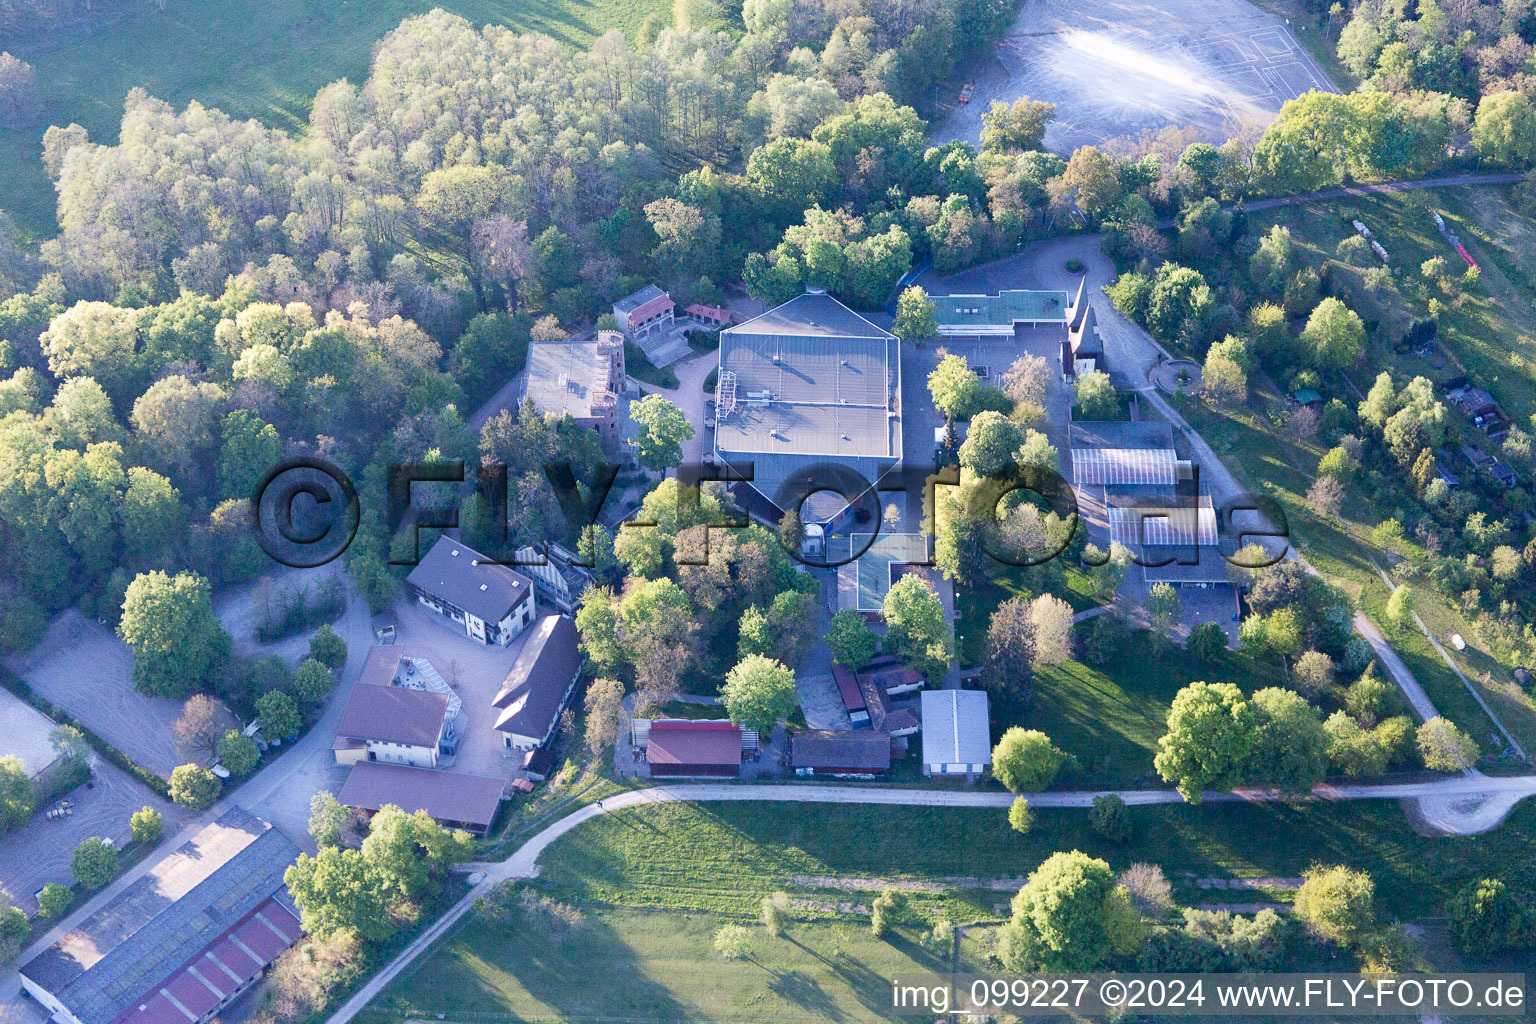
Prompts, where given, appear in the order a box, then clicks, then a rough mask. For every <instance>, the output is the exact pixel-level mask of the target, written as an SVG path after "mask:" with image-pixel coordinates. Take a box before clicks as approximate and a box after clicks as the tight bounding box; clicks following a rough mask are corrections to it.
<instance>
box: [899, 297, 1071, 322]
mask: <svg viewBox="0 0 1536 1024" xmlns="http://www.w3.org/2000/svg"><path fill="white" fill-rule="evenodd" d="M929 298H930V299H932V301H933V305H934V311H933V316H934V319H935V320H937V321H938V322H939V325H940V326H943V327H967V326H987V325H1010V324H1013V323H1015V322H1016V321H1019V320H1060V321H1062V322H1063V323H1065V322H1066V319H1067V293H1066V292H1064V291H1059V292H1058V291H1046V292H1031V291H1021V290H1015V291H1006V292H999V293H998V294H996V295H930V296H929Z"/></svg>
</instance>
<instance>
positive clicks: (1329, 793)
mask: <svg viewBox="0 0 1536 1024" xmlns="http://www.w3.org/2000/svg"><path fill="white" fill-rule="evenodd" d="M1108 792H1111V791H1110V790H1091V791H1090V790H1078V791H1074V792H1064V793H1033V794H1029V801H1030V804H1031V805H1032V806H1035V807H1091V806H1092V805H1093V800H1094V798H1095V797H1098V796H1103V795H1105V794H1106V793H1108ZM1118 793H1119V795H1120V797H1121V798H1122V799H1124V800H1125V802H1126V803H1128V804H1175V803H1181V802H1183V798H1182V797H1180V796H1179V794H1178V793H1176V792H1174V791H1173V790H1169V789H1135V790H1119V791H1118ZM1312 795H1313V796H1314V797H1316V798H1317V799H1320V800H1406V799H1413V800H1417V801H1418V802H1419V805H1420V807H1419V811H1420V815H1421V819H1422V820H1424V821H1425V822H1426V823H1428V824H1430V825H1432V826H1435V827H1438V828H1439V829H1440V830H1442V831H1447V832H1461V833H1464V834H1470V833H1473V832H1480V831H1487V830H1488V829H1490V828H1492V827H1494V826H1495V825H1497V824H1498V823H1499V821H1502V820H1503V818H1504V815H1506V814H1508V813H1509V810H1510V809H1511V808H1513V807H1514V805H1515V804H1516V803H1518V802H1519V801H1520V800H1522V799H1524V798H1525V797H1528V796H1536V775H1520V776H1514V777H1510V778H1488V777H1486V776H1483V775H1480V774H1478V773H1476V772H1471V773H1468V774H1466V775H1460V776H1457V777H1455V778H1449V779H1439V780H1436V781H1434V782H1409V783H1399V784H1394V785H1380V786H1357V785H1342V786H1336V785H1322V786H1318V787H1317V788H1316V789H1314V790H1313V791H1312ZM1204 798H1205V800H1207V801H1211V802H1221V801H1239V800H1241V801H1273V800H1279V799H1280V796H1279V794H1278V793H1276V792H1275V791H1274V790H1264V789H1238V790H1234V791H1233V792H1231V793H1207V794H1205V797H1204ZM720 800H755V801H756V800H761V801H770V802H771V801H778V802H790V803H835V804H894V805H898V806H903V807H913V806H925V807H978V808H993V809H997V810H1002V809H1005V808H1007V807H1008V806H1009V805H1010V804H1012V803H1013V800H1014V794H1012V793H980V792H955V791H953V790H945V791H934V790H928V789H896V788H891V789H882V788H876V787H873V786H819V785H804V786H801V785H783V784H776V783H764V784H762V785H749V786H743V785H719V784H707V783H706V784H697V785H677V786H654V787H652V788H650V789H635V790H630V791H629V792H627V793H621V794H619V795H618V796H613V797H608V798H607V799H604V800H602V801H599V802H598V803H594V804H588V805H587V806H585V807H583V808H581V809H580V810H577V811H572V812H571V813H570V814H568V815H566V816H565V817H563V818H561V819H560V820H559V821H557V822H555V823H554V824H552V825H550V826H549V827H547V828H545V829H544V830H543V831H541V832H539V833H538V834H537V835H535V836H534V837H533V838H531V839H529V840H528V841H527V842H526V843H524V844H523V845H522V846H520V847H518V849H517V851H516V852H515V853H513V855H512V856H511V857H510V858H508V859H507V860H505V861H503V862H501V863H498V864H473V865H470V867H471V868H472V869H473V870H475V871H477V872H479V873H482V874H483V877H482V878H481V879H480V881H479V882H477V883H476V884H475V886H474V887H473V888H472V889H470V891H469V892H468V893H466V894H465V896H464V898H463V899H461V900H459V902H457V903H455V904H454V905H453V906H452V907H450V908H449V909H448V911H447V913H445V914H444V915H443V916H442V917H440V918H439V919H438V920H437V921H435V922H433V924H432V926H431V927H429V928H428V929H427V930H426V931H425V932H423V933H422V934H421V935H419V936H418V937H417V938H416V940H415V941H413V942H412V943H411V944H410V945H409V946H407V947H406V948H405V949H403V950H402V951H401V952H400V954H399V955H398V956H396V957H395V958H394V959H393V960H391V961H390V962H389V965H388V966H386V967H385V968H384V969H383V970H381V971H380V972H379V973H378V974H376V975H374V976H373V977H372V978H370V979H369V980H368V983H367V984H366V985H364V986H363V987H362V988H361V989H359V990H358V992H357V993H356V994H355V995H353V996H352V998H351V999H349V1000H347V1001H346V1002H345V1003H344V1004H342V1006H341V1007H340V1008H339V1009H338V1010H337V1011H336V1012H335V1013H334V1014H332V1015H331V1016H330V1018H329V1019H328V1020H327V1021H326V1024H347V1022H349V1021H350V1020H352V1018H353V1017H355V1016H356V1015H357V1014H358V1012H359V1011H360V1010H362V1008H363V1007H365V1006H367V1005H368V1003H369V1002H371V1001H372V1000H373V998H374V997H375V996H377V995H378V994H379V992H380V991H382V990H383V988H384V986H386V985H388V984H389V983H390V982H391V981H393V980H394V979H395V977H396V976H397V975H399V974H400V972H401V971H403V970H404V969H405V968H406V967H408V966H409V965H410V964H411V963H412V962H414V961H415V960H416V958H417V957H419V956H420V955H421V954H422V953H424V952H426V950H427V948H428V947H429V946H431V945H432V944H433V943H434V942H436V941H437V940H438V939H439V938H441V937H442V936H443V935H444V934H445V933H446V932H448V931H449V930H450V929H451V928H452V927H453V926H454V924H456V923H457V922H458V921H459V919H460V918H462V917H463V916H464V915H465V914H466V913H467V912H468V911H469V910H470V908H471V907H473V906H474V903H475V900H476V899H478V898H479V897H481V896H483V895H485V894H486V893H488V892H489V891H490V889H491V888H492V887H493V886H495V885H496V884H497V883H499V882H503V881H506V880H508V879H513V878H536V877H538V874H539V863H538V861H539V857H540V855H541V854H543V852H544V851H545V849H547V848H548V847H549V845H550V844H551V843H553V842H554V841H555V840H557V839H559V838H560V837H561V836H563V835H565V834H566V833H567V832H569V831H571V830H572V829H573V828H575V827H576V826H578V825H580V824H582V823H584V822H587V821H590V820H592V819H593V818H595V817H597V816H598V815H600V814H609V813H611V812H613V811H619V810H624V809H626V808H631V807H642V806H645V805H647V804H660V803H674V802H678V801H720Z"/></svg>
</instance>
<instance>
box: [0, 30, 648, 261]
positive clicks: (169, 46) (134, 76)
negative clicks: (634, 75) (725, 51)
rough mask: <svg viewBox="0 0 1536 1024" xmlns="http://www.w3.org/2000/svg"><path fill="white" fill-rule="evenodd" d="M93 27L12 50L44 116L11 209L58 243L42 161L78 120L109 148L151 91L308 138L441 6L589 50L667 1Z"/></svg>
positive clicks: (29, 230) (9, 175)
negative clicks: (412, 27) (338, 99)
mask: <svg viewBox="0 0 1536 1024" xmlns="http://www.w3.org/2000/svg"><path fill="white" fill-rule="evenodd" d="M164 6H165V8H166V9H165V10H164V11H157V10H155V9H154V6H153V5H148V4H146V5H143V6H142V8H141V11H142V13H139V14H135V15H133V16H130V17H123V18H119V19H115V20H113V21H110V22H108V23H106V24H101V25H98V26H96V27H94V28H92V29H90V30H88V31H77V32H74V33H70V34H63V35H60V36H57V37H51V38H47V39H38V40H14V41H10V40H8V41H6V44H5V46H4V47H3V48H4V49H6V50H9V51H10V52H11V53H14V54H15V55H16V56H18V57H20V58H21V59H23V60H25V61H29V62H30V63H32V64H33V65H34V66H35V67H36V68H37V69H38V78H39V81H40V84H41V86H42V92H43V102H44V107H45V111H44V118H45V120H44V121H43V123H42V124H41V125H39V126H38V127H37V128H35V129H28V130H26V131H10V130H0V167H4V168H5V169H6V173H5V174H4V175H0V210H4V211H5V212H7V213H9V214H11V216H12V217H14V218H15V219H16V221H17V222H18V225H19V227H20V228H21V230H22V231H23V232H24V233H25V234H27V235H29V236H31V237H37V236H43V235H50V234H52V233H53V232H54V231H55V230H57V228H56V226H55V224H54V219H53V218H54V195H53V187H52V185H51V184H50V182H49V181H48V178H47V176H46V175H45V174H44V173H43V168H42V164H41V162H40V160H39V156H40V152H41V145H42V136H43V129H44V128H45V127H46V126H47V125H50V124H59V125H65V124H69V123H70V122H72V121H73V122H77V123H79V124H81V125H84V126H85V127H86V128H87V129H89V130H90V133H91V138H92V139H93V140H95V141H97V142H112V141H115V140H116V138H117V130H118V122H119V121H120V120H121V118H122V109H123V107H122V104H123V97H124V96H126V95H127V93H128V91H129V90H130V89H133V88H135V87H140V86H142V87H143V88H144V89H147V90H148V91H149V92H150V94H151V95H154V96H157V97H159V98H160V99H163V100H166V101H168V102H170V103H172V104H174V105H175V106H177V107H178V108H179V107H182V106H184V105H186V104H187V103H188V102H190V101H192V100H197V101H198V102H200V103H202V104H204V105H205V106H210V107H217V108H219V109H220V110H223V111H225V112H226V113H228V114H230V115H232V116H235V117H254V118H257V119H258V120H260V121H262V122H263V123H265V124H268V125H271V126H273V127H277V128H286V129H289V130H291V131H295V132H302V131H303V130H304V128H305V125H306V123H307V120H308V116H309V104H310V101H311V100H312V99H313V98H314V94H315V92H316V90H318V89H319V88H320V87H321V86H323V85H325V84H326V83H327V82H333V81H335V80H336V79H338V78H347V79H350V80H351V81H353V82H355V83H361V82H362V81H363V79H364V78H366V77H367V74H368V62H369V58H370V55H371V54H372V51H373V45H374V43H376V42H378V40H379V39H380V38H381V37H382V36H384V35H385V34H386V33H387V32H389V31H390V30H391V29H393V28H394V27H395V26H396V25H398V24H399V23H400V21H401V20H402V19H404V18H408V17H411V16H413V15H417V14H424V13H426V12H427V11H430V10H432V9H433V8H434V7H441V8H443V9H445V10H448V11H450V12H452V13H455V14H460V15H463V16H464V17H466V18H468V19H469V20H471V21H473V22H475V23H476V24H477V25H478V24H487V23H489V24H497V25H506V26H508V27H511V28H514V29H518V30H521V31H530V32H543V33H544V34H546V35H549V36H552V37H553V38H555V39H557V40H559V41H560V42H562V43H564V44H565V45H567V46H573V47H575V46H584V45H586V44H587V43H589V42H591V41H592V40H593V39H595V38H596V37H597V36H600V35H602V34H603V33H604V32H607V31H608V30H610V29H615V28H617V29H620V30H622V31H624V32H626V33H630V34H633V32H634V31H635V29H636V28H637V27H638V26H639V25H640V22H641V21H643V20H644V19H645V17H646V15H648V14H652V13H656V14H660V15H662V16H663V17H666V16H667V15H668V14H669V12H670V10H671V5H670V4H668V3H666V2H665V0H524V2H520V3H517V4H502V3H495V2H492V0H441V2H429V0H368V2H363V0H323V2H320V3H316V2H313V0H269V2H267V3H260V4H249V3H237V2H235V0H206V2H199V3H193V2H189V0H168V2H167V3H165V4H164Z"/></svg>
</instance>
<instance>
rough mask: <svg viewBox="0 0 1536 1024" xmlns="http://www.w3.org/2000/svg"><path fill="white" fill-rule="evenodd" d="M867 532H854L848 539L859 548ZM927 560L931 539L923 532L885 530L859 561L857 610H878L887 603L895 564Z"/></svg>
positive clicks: (924, 561)
mask: <svg viewBox="0 0 1536 1024" xmlns="http://www.w3.org/2000/svg"><path fill="white" fill-rule="evenodd" d="M868 536H869V534H867V533H855V534H852V535H850V536H849V541H850V542H851V543H852V544H853V548H854V550H855V551H857V550H858V549H859V547H860V545H862V544H863V543H864V538H866V537H868ZM927 561H928V538H927V536H926V535H924V534H921V533H882V534H880V535H879V536H877V537H876V538H875V540H874V543H872V544H870V546H869V550H868V551H866V552H864V554H863V555H862V556H860V558H859V560H858V563H857V564H858V574H859V596H858V610H859V611H861V612H877V611H879V610H880V609H881V608H882V607H883V606H884V605H885V595H886V592H887V591H889V590H890V589H891V566H892V565H893V564H909V565H910V564H913V563H917V564H925V563H926V562H927Z"/></svg>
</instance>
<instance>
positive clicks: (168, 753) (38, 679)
mask: <svg viewBox="0 0 1536 1024" xmlns="http://www.w3.org/2000/svg"><path fill="white" fill-rule="evenodd" d="M10 667H11V669H12V670H14V671H15V673H16V674H17V675H19V676H21V678H22V679H24V680H26V682H27V685H28V686H30V687H32V689H33V690H35V691H37V693H38V694H39V695H41V696H43V697H46V698H47V699H48V700H51V701H53V702H54V703H55V704H57V705H59V706H60V707H62V708H64V709H65V710H66V711H68V712H69V713H70V714H71V715H74V716H75V717H76V718H78V719H79V720H80V721H82V722H84V723H85V724H86V725H88V726H89V727H90V728H91V729H92V730H94V731H95V732H96V733H98V734H99V735H101V736H102V738H104V739H105V740H106V741H107V742H108V743H110V744H112V745H113V746H115V747H116V748H117V749H119V750H121V751H122V752H123V753H124V754H127V755H128V756H129V757H131V758H132V759H133V760H134V761H136V762H138V763H139V764H141V765H143V766H144V767H145V768H148V769H149V770H150V771H152V772H154V773H155V774H157V775H159V776H160V777H161V778H169V777H170V774H171V770H172V769H173V768H175V767H176V766H177V765H179V764H181V763H182V762H183V760H185V759H184V758H182V757H181V756H180V755H179V754H178V753H177V750H176V735H175V731H174V729H173V726H174V725H175V724H176V719H177V718H179V717H181V711H182V702H181V701H176V700H171V699H170V698H169V697H146V696H144V695H143V694H142V693H139V692H138V691H137V690H135V689H134V688H133V653H132V652H131V651H129V650H128V645H127V644H125V643H123V642H122V641H121V640H119V639H118V638H117V635H116V634H115V633H113V632H112V630H110V629H108V628H107V627H106V626H103V625H102V624H101V623H99V622H96V621H95V620H94V619H88V618H86V617H85V616H84V615H81V614H80V612H78V611H76V610H75V609H70V610H68V611H65V612H63V613H61V614H59V615H57V616H55V617H54V620H53V622H51V623H50V624H49V626H48V634H47V636H46V637H44V638H43V642H42V643H41V644H39V645H38V646H37V649H36V650H34V651H32V652H30V653H28V654H24V655H21V656H20V657H17V658H12V659H11V662H10Z"/></svg>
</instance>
